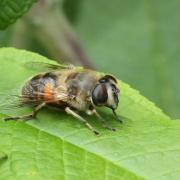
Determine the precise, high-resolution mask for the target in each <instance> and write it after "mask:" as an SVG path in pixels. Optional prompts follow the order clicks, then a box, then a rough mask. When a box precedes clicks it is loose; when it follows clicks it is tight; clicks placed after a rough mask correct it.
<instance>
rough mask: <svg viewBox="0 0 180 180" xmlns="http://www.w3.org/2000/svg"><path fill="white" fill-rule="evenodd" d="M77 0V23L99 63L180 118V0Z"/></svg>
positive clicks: (101, 66)
mask: <svg viewBox="0 0 180 180" xmlns="http://www.w3.org/2000/svg"><path fill="white" fill-rule="evenodd" d="M76 6H77V7H76V8H77V11H76V13H75V12H74V14H73V17H76V19H75V20H74V21H73V25H74V27H75V29H76V31H77V33H78V35H79V37H80V38H81V39H82V41H83V44H84V46H85V50H86V51H87V53H88V54H89V56H90V57H91V59H92V61H93V62H94V63H95V65H96V67H98V69H99V70H103V71H105V72H106V71H111V72H113V73H114V74H115V75H117V77H119V78H121V79H123V80H124V81H126V82H128V83H130V84H131V85H132V86H133V87H135V88H137V89H139V90H140V91H141V92H142V93H143V95H145V96H147V97H149V98H150V99H151V100H153V101H154V102H156V103H157V105H158V106H159V107H161V108H162V109H163V110H164V111H165V112H167V113H168V114H169V115H171V116H172V117H174V118H179V117H180V111H179V106H180V96H177V94H178V93H179V91H180V84H179V83H177V82H178V81H179V67H180V58H179V57H180V51H179V49H180V41H179V39H180V33H179V31H178V30H179V29H180V21H179V17H180V11H179V7H180V1H179V0H171V1H168V0H165V1H164V0H159V1H156V0H151V1H141V0H136V1H134V0H126V1H124V0H113V1H109V0H98V1H89V0H84V1H81V2H80V5H79V6H78V4H77V5H76ZM66 9H67V8H66ZM74 9H75V8H74ZM89 27H91V29H89ZM142 74H143V75H142Z"/></svg>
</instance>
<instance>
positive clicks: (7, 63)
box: [0, 48, 180, 180]
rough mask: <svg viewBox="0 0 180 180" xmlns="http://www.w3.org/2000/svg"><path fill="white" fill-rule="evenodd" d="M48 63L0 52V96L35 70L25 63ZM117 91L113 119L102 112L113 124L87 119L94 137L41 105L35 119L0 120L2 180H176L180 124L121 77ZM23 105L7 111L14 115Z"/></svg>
mask: <svg viewBox="0 0 180 180" xmlns="http://www.w3.org/2000/svg"><path fill="white" fill-rule="evenodd" d="M31 61H38V62H39V61H40V62H41V61H42V62H51V61H50V60H48V59H47V58H45V57H42V56H40V55H38V54H34V53H30V52H27V51H24V50H17V49H13V48H3V49H1V50H0V76H1V81H0V92H1V93H2V94H3V95H1V94H0V100H1V102H2V104H3V103H4V100H5V99H6V98H7V97H9V95H10V94H12V92H13V93H15V92H16V93H18V89H20V88H21V86H22V85H23V83H24V82H25V81H26V80H27V79H28V78H29V77H30V76H32V75H35V74H37V73H38V72H37V70H33V69H27V68H26V67H25V66H24V63H25V62H31ZM119 86H120V89H121V99H120V105H119V107H118V110H117V112H118V114H119V115H121V116H124V117H126V118H124V123H123V124H122V125H121V124H119V123H118V122H116V121H115V120H114V118H113V116H112V114H111V112H109V111H108V110H106V109H103V110H102V111H101V114H102V115H103V116H104V117H106V119H107V121H109V123H111V124H112V126H113V127H116V129H117V131H116V132H111V131H108V130H106V129H104V128H103V127H102V125H101V123H99V122H98V121H97V119H96V118H95V117H87V116H85V118H87V119H88V120H89V121H90V123H91V124H92V125H93V126H95V127H96V128H97V129H98V130H99V131H100V132H101V134H102V135H101V136H100V137H97V136H95V135H94V134H93V133H92V132H91V131H89V130H88V129H87V128H86V127H85V126H84V125H83V124H81V123H80V122H79V121H77V120H75V119H74V118H73V117H71V116H69V115H67V114H65V113H63V112H58V111H54V110H49V109H46V108H45V109H44V110H42V111H41V112H40V113H39V114H38V117H37V119H34V120H32V121H29V122H27V123H24V122H12V121H11V122H3V121H1V122H0V137H2V138H1V141H0V147H1V151H3V152H6V153H7V155H8V157H9V158H8V160H7V161H6V162H4V163H3V164H2V165H1V167H0V174H1V178H2V179H8V180H9V179H14V178H16V179H37V180H39V179H44V178H45V179H53V180H54V179H57V180H58V179H78V180H79V179H98V180H99V179H102V180H103V179H113V180H114V179H117V180H118V179H158V180H159V179H179V178H180V166H179V164H180V141H179V139H180V122H179V121H173V120H170V118H169V117H168V116H166V115H165V114H164V113H163V112H162V111H161V110H160V109H158V108H157V107H156V106H155V105H154V104H153V103H151V102H150V101H148V100H147V99H146V98H144V97H143V96H141V95H140V94H139V93H138V92H137V91H136V90H133V89H132V88H130V87H129V86H128V85H127V84H125V83H123V82H122V81H119ZM30 111H31V110H30V109H29V108H27V109H23V110H22V109H15V110H14V109H12V108H11V109H9V110H8V109H5V108H3V106H0V113H2V114H5V115H8V116H13V115H22V114H25V113H28V112H30Z"/></svg>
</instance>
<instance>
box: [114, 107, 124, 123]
mask: <svg viewBox="0 0 180 180" xmlns="http://www.w3.org/2000/svg"><path fill="white" fill-rule="evenodd" d="M112 111H113V114H114V116H115V118H116V120H117V121H118V122H120V123H121V124H122V123H123V121H122V119H120V118H119V116H118V115H117V114H116V112H115V110H114V109H113V110H112Z"/></svg>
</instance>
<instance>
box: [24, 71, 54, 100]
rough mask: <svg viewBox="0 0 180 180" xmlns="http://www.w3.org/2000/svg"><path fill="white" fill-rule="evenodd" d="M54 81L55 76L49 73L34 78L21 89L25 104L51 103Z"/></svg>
mask: <svg viewBox="0 0 180 180" xmlns="http://www.w3.org/2000/svg"><path fill="white" fill-rule="evenodd" d="M56 79H57V76H56V75H55V74H53V73H51V72H48V73H45V74H39V75H36V76H34V77H33V78H32V79H31V80H29V81H28V82H27V83H26V84H25V85H24V87H23V89H22V96H23V99H24V100H25V101H27V102H30V101H31V102H33V101H35V102H43V101H44V102H46V101H47V102H48V101H52V100H53V99H54V89H55V86H56Z"/></svg>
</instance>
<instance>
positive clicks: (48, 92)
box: [43, 83, 54, 101]
mask: <svg viewBox="0 0 180 180" xmlns="http://www.w3.org/2000/svg"><path fill="white" fill-rule="evenodd" d="M43 98H44V101H53V99H54V95H53V85H52V84H51V83H47V84H46V85H45V86H44V92H43Z"/></svg>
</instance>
